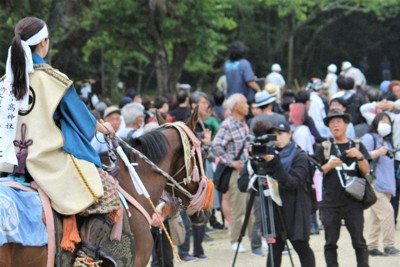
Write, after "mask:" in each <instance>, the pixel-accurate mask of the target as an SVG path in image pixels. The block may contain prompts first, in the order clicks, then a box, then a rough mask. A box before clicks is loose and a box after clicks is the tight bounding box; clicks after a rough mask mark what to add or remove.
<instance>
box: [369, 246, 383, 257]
mask: <svg viewBox="0 0 400 267" xmlns="http://www.w3.org/2000/svg"><path fill="white" fill-rule="evenodd" d="M368 253H369V255H370V256H374V257H375V256H385V254H384V253H383V252H382V251H380V250H379V249H377V248H374V249H371V250H368Z"/></svg>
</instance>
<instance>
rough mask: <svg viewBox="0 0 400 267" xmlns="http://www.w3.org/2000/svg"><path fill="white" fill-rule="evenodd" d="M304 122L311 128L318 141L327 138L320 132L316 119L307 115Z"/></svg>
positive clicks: (320, 141)
mask: <svg viewBox="0 0 400 267" xmlns="http://www.w3.org/2000/svg"><path fill="white" fill-rule="evenodd" d="M304 124H305V125H307V127H308V128H309V129H310V132H311V134H312V135H313V136H314V138H315V142H316V143H322V142H323V141H325V140H326V138H324V137H322V136H321V135H320V134H319V132H318V130H317V127H315V123H314V120H313V119H312V118H311V117H310V116H307V118H306V121H305V122H304Z"/></svg>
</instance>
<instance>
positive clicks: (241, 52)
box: [224, 42, 260, 102]
mask: <svg viewBox="0 0 400 267" xmlns="http://www.w3.org/2000/svg"><path fill="white" fill-rule="evenodd" d="M246 49H247V48H246V46H245V45H244V44H243V43H242V42H234V43H233V44H232V47H231V49H230V53H229V59H228V60H227V61H226V62H225V65H224V70H225V75H226V80H227V84H228V88H227V92H226V98H228V97H229V96H230V95H232V94H234V93H240V94H242V95H244V96H245V97H246V99H247V102H251V101H252V100H253V97H254V94H255V92H259V91H260V87H259V86H258V84H257V83H256V82H255V76H254V72H253V69H252V68H251V64H250V62H249V61H248V60H247V59H245V58H244V56H245V52H246ZM254 91H255V92H254Z"/></svg>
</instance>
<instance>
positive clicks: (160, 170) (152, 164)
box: [116, 137, 193, 198]
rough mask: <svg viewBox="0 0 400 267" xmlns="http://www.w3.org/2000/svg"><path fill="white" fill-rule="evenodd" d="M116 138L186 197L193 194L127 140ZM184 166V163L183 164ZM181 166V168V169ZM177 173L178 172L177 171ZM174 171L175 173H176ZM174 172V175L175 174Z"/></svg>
mask: <svg viewBox="0 0 400 267" xmlns="http://www.w3.org/2000/svg"><path fill="white" fill-rule="evenodd" d="M116 138H117V139H118V141H119V142H120V143H122V144H124V145H125V146H126V147H127V148H128V149H129V150H130V151H131V152H132V153H133V154H135V155H136V156H138V157H139V158H141V159H142V160H143V161H144V162H146V163H147V164H148V165H149V166H150V167H151V168H152V169H153V170H155V171H157V172H158V173H160V174H161V175H162V176H164V177H165V178H166V179H167V180H168V181H169V182H171V183H172V184H173V185H174V186H175V187H176V188H177V189H178V190H179V191H180V192H182V193H183V194H184V195H186V196H187V197H189V198H191V197H192V196H193V195H192V194H191V193H190V192H189V191H187V190H186V189H185V188H183V187H182V186H181V185H180V184H179V183H178V182H177V181H176V180H175V179H174V177H173V176H171V175H170V174H169V173H167V172H166V171H164V170H163V169H161V168H160V167H158V166H157V165H156V164H154V163H153V162H152V161H151V160H150V159H149V158H148V157H147V156H146V155H144V154H143V153H142V152H140V151H139V150H137V149H136V148H134V147H132V146H130V145H129V144H128V143H127V142H125V141H124V140H122V139H121V138H119V137H116ZM183 167H185V165H184V166H183ZM183 167H182V168H181V170H182V169H183ZM178 173H179V172H178ZM178 173H176V174H178ZM176 174H175V175H176Z"/></svg>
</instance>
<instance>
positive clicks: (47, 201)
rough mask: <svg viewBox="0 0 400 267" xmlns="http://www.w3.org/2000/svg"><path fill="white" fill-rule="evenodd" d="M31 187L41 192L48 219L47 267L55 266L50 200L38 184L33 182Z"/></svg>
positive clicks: (54, 244) (54, 239)
mask: <svg viewBox="0 0 400 267" xmlns="http://www.w3.org/2000/svg"><path fill="white" fill-rule="evenodd" d="M31 187H32V188H35V189H36V190H37V191H38V192H39V196H40V199H41V200H42V204H43V209H44V215H45V217H46V229H47V235H48V238H49V240H48V241H47V267H52V266H54V261H55V256H56V233H55V228H54V217H53V210H52V208H51V204H50V199H49V197H48V196H47V195H46V193H45V192H44V191H43V190H42V189H41V188H40V187H39V186H38V185H37V184H36V182H31Z"/></svg>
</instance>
